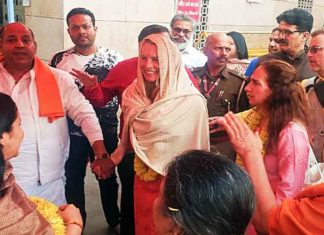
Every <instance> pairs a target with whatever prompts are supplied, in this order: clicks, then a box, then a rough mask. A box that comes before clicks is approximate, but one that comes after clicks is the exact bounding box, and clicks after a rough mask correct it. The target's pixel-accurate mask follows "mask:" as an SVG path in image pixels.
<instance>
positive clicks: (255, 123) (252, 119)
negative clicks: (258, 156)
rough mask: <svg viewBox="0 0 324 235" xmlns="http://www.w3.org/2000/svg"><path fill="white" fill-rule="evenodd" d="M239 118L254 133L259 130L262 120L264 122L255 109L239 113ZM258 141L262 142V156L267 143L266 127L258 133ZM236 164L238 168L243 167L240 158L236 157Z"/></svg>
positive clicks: (260, 114) (262, 116) (261, 115)
mask: <svg viewBox="0 0 324 235" xmlns="http://www.w3.org/2000/svg"><path fill="white" fill-rule="evenodd" d="M238 116H239V117H240V118H242V119H243V120H244V122H245V123H246V124H247V125H248V127H250V129H251V130H252V131H253V132H255V131H257V130H258V129H259V128H260V124H261V122H262V120H264V118H265V115H264V114H262V113H260V112H258V111H257V110H256V108H252V109H249V110H247V111H244V112H241V113H239V114H238ZM259 136H260V139H261V141H262V151H261V153H262V155H263V156H264V155H265V153H266V143H267V141H268V136H269V135H268V128H267V126H264V127H262V128H261V131H260V132H259ZM236 163H237V164H238V165H240V166H243V161H242V158H241V157H240V156H239V155H237V157H236Z"/></svg>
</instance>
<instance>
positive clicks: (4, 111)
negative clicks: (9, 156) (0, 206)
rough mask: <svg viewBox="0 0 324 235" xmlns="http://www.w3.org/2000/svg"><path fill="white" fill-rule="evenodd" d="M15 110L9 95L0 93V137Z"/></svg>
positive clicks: (0, 161)
mask: <svg viewBox="0 0 324 235" xmlns="http://www.w3.org/2000/svg"><path fill="white" fill-rule="evenodd" d="M17 112H18V111H17V106H16V104H15V102H14V101H13V100H12V99H11V97H10V96H8V95H6V94H3V93H0V139H1V138H2V135H3V133H5V132H10V131H11V128H12V124H13V123H14V121H15V120H16V118H17ZM2 149H3V146H2V145H1V144H0V187H1V186H2V184H3V175H4V172H5V161H4V156H3V152H2ZM0 196H1V191H0Z"/></svg>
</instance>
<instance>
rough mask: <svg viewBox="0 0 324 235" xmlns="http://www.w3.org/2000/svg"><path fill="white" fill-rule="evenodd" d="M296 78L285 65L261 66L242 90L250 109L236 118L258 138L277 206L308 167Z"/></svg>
mask: <svg viewBox="0 0 324 235" xmlns="http://www.w3.org/2000/svg"><path fill="white" fill-rule="evenodd" d="M297 77H298V75H297V71H296V69H295V68H294V67H292V66H291V65H290V64H288V63H286V62H283V61H279V60H269V61H266V62H264V63H263V64H261V65H260V66H259V67H258V68H257V69H256V70H255V72H254V73H253V74H252V76H251V81H250V83H249V84H248V85H247V86H246V88H245V90H246V93H247V96H248V98H249V102H250V105H251V106H254V108H252V109H250V110H248V111H245V112H243V113H241V114H239V116H240V117H241V118H243V120H244V121H245V122H246V123H247V124H248V126H249V127H250V128H251V129H252V130H253V131H254V132H258V133H259V135H260V137H261V140H262V144H263V149H262V153H263V155H264V164H265V168H266V171H267V175H268V179H269V182H270V185H271V187H272V190H273V192H274V194H275V196H276V199H277V202H278V203H280V202H281V201H282V200H283V199H284V198H291V197H293V196H294V195H296V193H298V192H299V191H301V189H302V188H303V184H304V177H305V171H306V169H307V163H308V155H309V141H308V135H307V131H306V127H307V124H308V120H307V113H308V101H307V97H306V94H305V92H304V90H303V88H302V86H301V85H300V83H299V82H298V80H297ZM238 161H239V159H238Z"/></svg>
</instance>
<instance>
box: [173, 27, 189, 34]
mask: <svg viewBox="0 0 324 235" xmlns="http://www.w3.org/2000/svg"><path fill="white" fill-rule="evenodd" d="M172 29H173V30H174V31H176V32H177V33H181V32H183V34H188V33H191V32H192V30H189V29H182V28H178V27H175V28H172Z"/></svg>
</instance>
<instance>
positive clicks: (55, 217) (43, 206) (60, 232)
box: [29, 197, 65, 235]
mask: <svg viewBox="0 0 324 235" xmlns="http://www.w3.org/2000/svg"><path fill="white" fill-rule="evenodd" d="M29 200H31V201H32V202H34V203H35V204H36V205H37V210H38V212H39V213H40V214H41V215H42V216H43V217H44V218H45V219H46V220H47V221H48V222H49V223H50V224H51V225H52V228H53V230H54V233H55V234H56V235H65V225H64V221H63V219H62V217H61V216H60V215H59V213H58V207H57V206H56V205H55V204H53V203H51V202H49V201H47V200H46V199H43V198H39V197H29Z"/></svg>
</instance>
